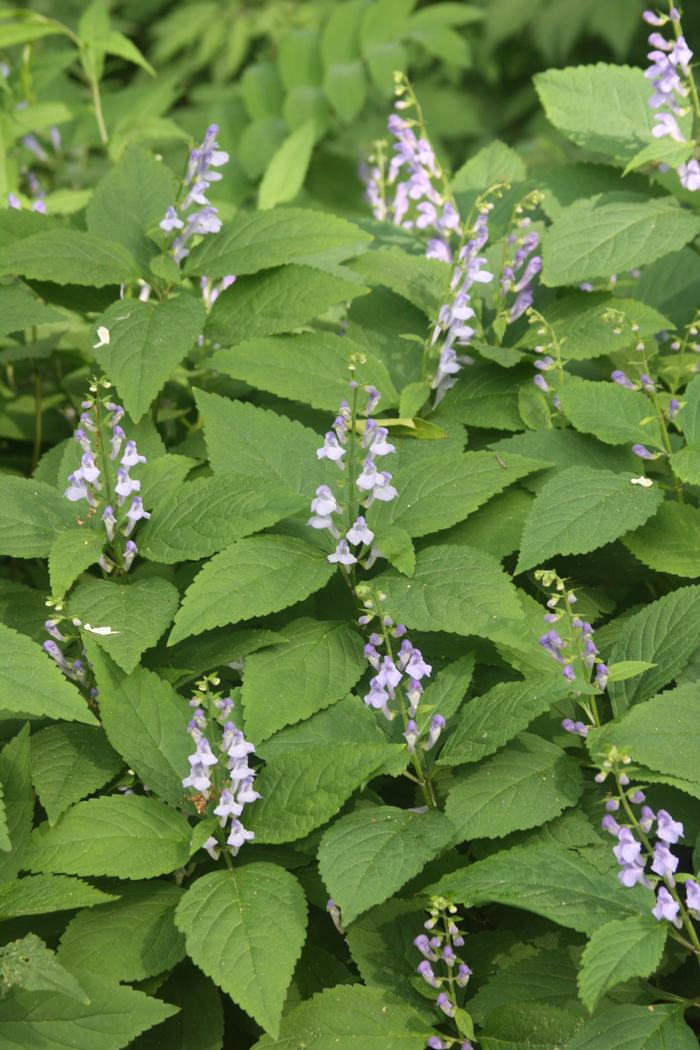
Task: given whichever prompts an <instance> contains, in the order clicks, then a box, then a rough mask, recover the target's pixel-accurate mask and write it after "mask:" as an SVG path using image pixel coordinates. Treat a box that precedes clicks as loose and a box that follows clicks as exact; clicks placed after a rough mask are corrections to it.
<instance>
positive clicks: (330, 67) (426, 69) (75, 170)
mask: <svg viewBox="0 0 700 1050" xmlns="http://www.w3.org/2000/svg"><path fill="white" fill-rule="evenodd" d="M645 3H646V0H476V2H474V3H420V2H418V3H416V2H415V0H343V2H340V3H339V2H335V0H307V2H293V0H260V2H255V0H246V2H243V0H201V2H200V0H180V2H173V0H115V2H114V3H112V4H111V5H106V7H107V8H108V9H109V14H110V19H111V27H112V28H113V29H114V30H117V31H118V32H120V33H121V34H123V36H124V37H125V38H127V39H128V40H129V41H131V42H132V43H133V44H134V45H136V47H137V48H138V49H139V52H140V56H139V58H138V59H137V58H135V57H134V56H133V55H131V54H130V53H129V52H128V50H127V49H125V47H121V48H117V50H118V51H120V53H116V54H114V53H112V54H109V53H108V54H107V55H106V57H105V61H104V68H103V70H101V71H100V72H101V73H102V81H101V97H102V106H103V110H104V120H105V125H106V127H107V129H108V132H109V148H108V154H109V155H108V156H107V157H104V158H103V163H104V165H107V164H108V163H109V161H111V162H114V161H115V160H116V159H118V157H119V156H120V155H121V153H122V152H123V151H124V149H125V148H126V146H128V145H129V144H131V143H136V142H138V143H142V144H144V145H147V146H149V147H150V148H154V149H156V150H157V151H158V152H160V153H161V154H162V155H163V157H164V158H165V159H166V160H170V159H171V158H172V163H173V164H174V165H175V166H176V167H177V163H178V162H177V160H176V159H175V158H176V157H179V156H180V155H181V143H182V141H183V140H189V139H190V138H192V139H198V138H200V137H201V134H202V131H203V129H204V128H205V127H206V126H207V125H208V124H209V123H211V122H212V121H214V122H216V123H218V124H219V125H220V127H221V135H220V141H221V143H222V146H223V148H225V149H227V150H228V151H229V152H230V154H231V157H232V163H231V165H230V167H229V168H228V169H227V176H226V180H225V184H224V185H223V186H222V187H221V197H222V199H221V200H220V201H217V203H218V204H220V205H221V206H222V207H223V214H224V217H226V210H227V208H228V209H229V210H230V211H233V210H234V209H235V208H236V207H238V206H240V205H241V204H243V203H246V202H252V201H254V199H255V195H256V192H257V187H258V185H259V183H260V180H261V179H262V178H263V176H264V173H265V171H266V169H267V167H268V165H269V164H270V161H271V160H272V158H273V157H274V155H275V153H276V152H277V151H278V150H279V148H280V147H281V146H282V144H283V143H284V142H285V141H286V140H287V139H288V138H289V136H290V135H292V134H294V132H298V131H300V129H304V128H306V129H309V128H310V129H311V134H310V141H309V148H311V146H312V145H313V153H312V157H311V161H310V167H309V171H308V176H307V178H306V183H305V189H304V196H305V198H306V199H307V200H308V201H311V200H313V203H314V205H315V206H316V207H329V208H330V207H332V208H333V209H334V210H345V211H348V212H357V213H359V212H362V211H364V208H365V205H364V204H363V202H362V185H361V183H360V181H359V179H354V178H348V173H349V171H352V170H356V168H357V165H358V161H359V160H360V158H361V157H362V156H363V155H365V154H366V153H367V152H368V150H369V149H370V148H371V144H372V142H373V140H376V139H378V138H381V137H382V136H383V134H384V131H385V125H386V117H387V113H388V111H389V109H390V107H391V99H392V93H393V72H394V70H396V69H400V70H403V71H405V72H407V73H408V75H409V76H410V78H411V79H412V81H413V82H414V84H415V87H416V91H417V93H418V96H419V98H420V100H421V103H422V105H423V108H424V112H425V116H426V120H427V123H428V126H429V129H430V133H431V138H432V140H433V142H434V144H435V145H436V147H437V149H438V151H439V152H440V154H441V156H442V157H443V158H444V160H445V161H446V162H447V163H448V165H451V166H452V167H453V168H457V167H458V166H459V165H460V164H461V163H463V161H464V160H465V158H466V157H468V156H469V155H470V154H471V153H473V152H474V151H475V149H477V148H478V147H480V146H482V145H484V144H485V143H486V142H488V141H490V140H492V139H493V138H501V139H503V140H505V141H507V142H509V143H510V144H512V145H514V146H515V147H516V148H517V149H518V150H519V151H520V153H521V155H522V156H523V159H524V160H525V161H526V162H527V165H528V167H529V169H530V170H542V169H547V168H549V167H551V166H552V165H553V164H558V163H561V162H562V161H563V160H565V159H566V157H567V155H568V150H569V148H570V147H569V146H567V144H566V143H565V142H564V140H563V139H560V138H558V136H557V133H556V132H555V131H554V130H553V129H552V127H551V126H550V125H549V124H548V123H547V121H546V119H545V117H544V115H543V113H542V110H541V108H540V107H539V106H538V104H537V99H536V96H535V92H534V89H533V86H532V76H533V74H534V73H536V72H537V71H539V70H542V69H546V68H550V67H552V66H566V65H578V64H581V63H589V62H596V61H609V62H628V63H630V64H632V65H643V64H644V54H645V51H646V43H645V37H646V34H645V28H644V24H643V22H642V20H641V18H640V14H641V11H642V9H643V8H644V6H645ZM23 6H24V9H25V10H26V11H27V12H28V13H29V15H30V17H34V18H36V17H37V16H46V17H48V18H52V19H57V20H59V21H60V22H61V23H63V24H65V25H66V26H67V27H69V28H70V29H72V30H74V31H76V32H79V31H80V30H79V26H80V20H81V16H84V14H85V11H86V5H85V4H84V3H82V2H80V0H34V2H32V3H31V4H26V5H23ZM688 6H689V10H687V11H686V12H685V25H686V31H687V33H688V34H689V35H690V36H691V37H692V36H695V35H696V34H700V4H697V3H693V4H691V5H688ZM15 39H16V38H15V37H13V35H12V31H11V30H10V29H9V28H8V26H7V25H5V26H3V24H2V16H1V14H0V56H1V57H2V60H3V72H4V73H5V74H6V76H5V77H4V79H3V78H0V89H1V102H2V114H1V117H0V119H1V124H0V131H1V133H2V156H1V157H0V193H4V194H7V193H8V192H19V191H21V192H24V193H25V194H29V195H32V192H31V191H32V187H30V186H27V185H26V173H27V172H28V171H29V170H31V171H32V173H33V174H32V177H33V178H37V179H38V180H39V183H40V184H41V192H42V193H44V194H47V207H48V210H49V212H50V213H51V212H53V213H54V214H55V213H61V212H63V213H71V212H73V211H78V210H79V209H80V208H82V207H83V206H84V204H85V201H86V191H87V190H89V188H90V186H91V185H92V184H94V182H95V180H96V179H97V178H99V177H100V175H101V174H102V173H103V170H104V168H103V167H101V165H100V163H99V161H98V158H96V157H95V156H94V155H93V156H92V157H91V158H90V164H88V163H87V155H86V154H87V152H88V151H89V150H90V148H91V146H94V147H95V148H97V147H99V144H100V140H99V135H98V131H97V128H96V125H95V121H94V116H93V113H92V108H91V103H90V92H89V88H88V85H87V84H86V82H85V77H84V71H82V72H81V68H80V64H79V63H76V47H75V43H74V41H71V39H70V38H69V37H67V36H66V35H50V36H41V37H39V38H38V39H35V40H32V41H29V42H24V41H23V42H20V43H14V44H13V40H15ZM137 54H138V53H137ZM154 72H155V73H156V74H157V75H155V76H154V75H153V73H154ZM51 128H58V130H59V134H60V145H59V138H58V137H57V136H56V135H55V133H54V135H53V137H52V136H51V134H50V129H51ZM29 133H31V135H30V138H29V140H27V135H28V134H29ZM85 143H88V146H87V147H86V145H85ZM42 154H44V155H43V156H42ZM96 161H97V162H96ZM34 190H35V191H36V186H35V187H34ZM34 195H35V194H34Z"/></svg>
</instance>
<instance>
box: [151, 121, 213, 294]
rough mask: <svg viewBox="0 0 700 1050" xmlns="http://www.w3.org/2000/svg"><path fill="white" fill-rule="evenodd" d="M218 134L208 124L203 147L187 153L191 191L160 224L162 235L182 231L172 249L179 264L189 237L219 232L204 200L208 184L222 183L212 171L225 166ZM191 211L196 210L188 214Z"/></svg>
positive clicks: (211, 125)
mask: <svg viewBox="0 0 700 1050" xmlns="http://www.w3.org/2000/svg"><path fill="white" fill-rule="evenodd" d="M218 133H219V129H218V126H217V125H216V124H210V125H209V127H208V128H207V131H206V134H205V136H204V140H203V142H202V144H201V145H200V146H198V147H197V148H196V149H193V150H192V152H191V153H190V158H189V161H188V165H187V173H186V176H185V181H184V185H185V186H186V187H190V189H189V192H188V194H187V196H186V197H185V199H184V201H183V202H182V203H181V204H180V205H176V206H172V205H170V206H169V207H168V209H167V210H166V212H165V217H164V218H163V219H162V220H161V223H160V228H161V229H162V230H163V231H164V233H171V232H172V231H173V230H182V233H180V234H179V235H178V236H177V237H175V238H174V240H173V242H172V245H171V250H172V253H173V257H174V259H175V261H176V262H178V263H179V262H181V261H182V260H183V259H184V258H185V257H186V256H187V255H189V248H188V247H186V245H187V243H188V241H189V239H190V237H192V236H196V235H200V236H202V235H205V234H208V233H218V232H219V230H220V229H221V220H220V219H219V217H218V213H217V209H216V208H214V207H212V205H211V204H210V203H209V201H208V199H207V197H206V192H207V190H208V189H209V186H210V184H211V183H212V182H217V181H218V180H219V179H221V174H220V173H219V172H217V171H213V170H212V169H213V168H219V167H222V166H223V165H224V164H226V163H227V162H228V153H226V152H225V151H224V150H221V149H219V148H218V143H217V141H216V136H217V135H218ZM193 207H194V208H195V209H199V210H194V211H190V209H191V208H193ZM220 290H221V289H220ZM209 305H211V303H210V304H209Z"/></svg>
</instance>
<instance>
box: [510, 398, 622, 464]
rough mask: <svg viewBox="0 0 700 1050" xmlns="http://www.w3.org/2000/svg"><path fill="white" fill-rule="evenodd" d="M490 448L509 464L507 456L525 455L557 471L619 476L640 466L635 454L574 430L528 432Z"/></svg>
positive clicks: (515, 435)
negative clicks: (597, 471) (579, 470)
mask: <svg viewBox="0 0 700 1050" xmlns="http://www.w3.org/2000/svg"><path fill="white" fill-rule="evenodd" d="M598 385H600V384H598ZM491 448H492V449H493V450H494V452H498V454H499V455H500V456H501V457H502V458H504V459H505V460H506V462H507V456H506V455H505V453H508V452H517V453H518V454H519V455H522V456H532V457H533V458H534V459H546V460H549V461H550V462H552V463H553V464H554V467H555V469H563V468H565V467H600V468H602V469H603V470H612V471H614V472H615V473H620V472H621V471H623V470H633V469H634V468H635V466H636V465H637V464H638V463H639V460H638V459H637V457H636V456H635V455H634V453H633V452H629V451H627V450H626V449H621V448H613V447H612V446H611V445H603V444H602V443H601V442H600V441H596V439H595V438H594V437H589V435H588V434H579V433H577V432H576V431H575V430H528V431H526V432H525V433H524V434H514V435H513V437H509V438H502V439H501V440H500V441H496V442H494V443H493V444H492V445H491Z"/></svg>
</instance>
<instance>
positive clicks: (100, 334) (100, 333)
mask: <svg viewBox="0 0 700 1050" xmlns="http://www.w3.org/2000/svg"><path fill="white" fill-rule="evenodd" d="M97 340H98V341H97V342H96V343H94V344H93V347H92V349H93V350H99V349H100V347H102V346H109V328H105V327H104V325H100V327H99V328H98V329H97Z"/></svg>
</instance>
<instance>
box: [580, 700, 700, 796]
mask: <svg viewBox="0 0 700 1050" xmlns="http://www.w3.org/2000/svg"><path fill="white" fill-rule="evenodd" d="M699 716H700V683H698V682H688V683H687V684H685V685H679V686H677V687H676V688H675V689H669V690H667V691H666V692H665V693H661V694H660V695H659V696H655V697H653V699H651V700H647V701H646V702H645V703H638V704H635V705H634V707H632V708H631V709H630V710H629V711H626V712H625V714H624V715H623V716H622V718H620V719H617V720H616V721H614V722H609V723H608V724H607V725H606V726H604V727H603V728H602V729H597V730H592V736H591V740H590V742H589V744H588V746H589V749H590V751H591V754H595V755H598V754H599V753H603V752H605V751H607V749H608V748H609V747H610V746H612V745H613V744H617V746H618V747H620V748H622V750H623V751H624V752H625V753H626V754H630V755H631V756H632V758H634V759H635V760H636V761H637V762H641V763H642V764H643V765H646V766H650V767H651V768H652V769H655V770H658V771H659V772H660V773H668V774H670V775H671V776H676V777H680V778H681V779H683V780H690V781H693V782H694V783H696V784H700V750H699V749H698V744H699V743H700V734H699V733H698V731H697V726H698V725H700V722H698V717H699Z"/></svg>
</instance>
